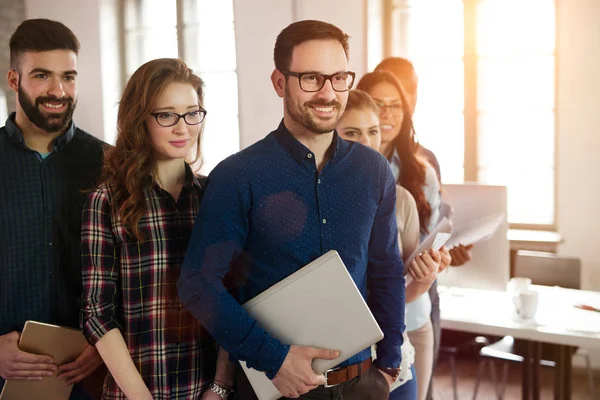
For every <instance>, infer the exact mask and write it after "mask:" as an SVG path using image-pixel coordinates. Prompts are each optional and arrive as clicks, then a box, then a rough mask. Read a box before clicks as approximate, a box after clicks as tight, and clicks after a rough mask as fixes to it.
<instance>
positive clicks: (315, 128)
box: [285, 87, 344, 134]
mask: <svg viewBox="0 0 600 400" xmlns="http://www.w3.org/2000/svg"><path fill="white" fill-rule="evenodd" d="M285 91H286V96H285V108H286V109H287V112H288V114H289V116H290V117H291V118H292V120H293V121H294V122H295V123H297V124H298V125H300V126H302V127H304V128H305V129H306V130H308V131H310V132H314V133H317V134H325V133H329V132H332V131H333V130H334V129H335V127H336V126H337V123H338V120H339V119H340V116H341V115H342V112H343V111H344V110H343V108H342V105H341V104H340V103H339V102H338V101H336V100H331V101H329V102H325V101H322V100H312V101H307V102H306V103H304V104H302V106H301V107H302V108H303V109H298V108H296V107H295V104H294V103H293V102H292V96H291V94H290V92H289V90H288V88H287V87H286V88H285ZM315 106H323V107H333V108H334V110H337V115H334V117H333V118H331V120H328V121H323V120H319V119H318V117H314V116H312V115H311V114H310V113H309V111H308V108H310V107H315Z"/></svg>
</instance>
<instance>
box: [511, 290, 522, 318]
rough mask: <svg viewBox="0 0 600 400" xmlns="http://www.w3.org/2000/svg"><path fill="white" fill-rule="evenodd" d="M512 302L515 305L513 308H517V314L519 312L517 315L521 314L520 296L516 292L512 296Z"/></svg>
mask: <svg viewBox="0 0 600 400" xmlns="http://www.w3.org/2000/svg"><path fill="white" fill-rule="evenodd" d="M513 304H514V305H515V309H516V310H517V314H519V316H521V314H522V312H521V307H522V306H521V298H520V297H519V295H518V294H516V295H514V296H513Z"/></svg>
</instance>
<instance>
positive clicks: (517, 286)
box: [506, 277, 531, 294]
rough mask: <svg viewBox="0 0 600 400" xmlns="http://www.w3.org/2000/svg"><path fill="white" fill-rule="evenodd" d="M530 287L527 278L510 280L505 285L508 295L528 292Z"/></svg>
mask: <svg viewBox="0 0 600 400" xmlns="http://www.w3.org/2000/svg"><path fill="white" fill-rule="evenodd" d="M530 285H531V279H529V278H521V277H515V278H511V280H510V281H508V284H507V285H506V291H507V292H509V293H515V294H516V293H519V292H522V291H523V290H529V286H530Z"/></svg>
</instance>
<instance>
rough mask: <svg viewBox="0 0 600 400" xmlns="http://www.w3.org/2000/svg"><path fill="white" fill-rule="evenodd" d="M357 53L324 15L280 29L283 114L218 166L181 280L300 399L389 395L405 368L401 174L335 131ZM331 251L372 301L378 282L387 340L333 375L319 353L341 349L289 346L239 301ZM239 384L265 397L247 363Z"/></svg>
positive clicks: (245, 356)
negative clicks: (317, 366) (322, 367)
mask: <svg viewBox="0 0 600 400" xmlns="http://www.w3.org/2000/svg"><path fill="white" fill-rule="evenodd" d="M347 55H348V36H347V35H346V34H344V33H343V32H342V31H341V30H340V29H339V28H337V27H335V26H333V25H331V24H328V23H325V22H321V21H300V22H296V23H293V24H291V25H289V26H288V27H287V28H285V29H284V30H283V31H282V32H281V33H280V34H279V36H278V37H277V41H276V43H275V51H274V58H275V70H274V71H273V73H272V74H271V81H272V84H273V87H274V89H275V91H276V92H277V94H278V96H279V97H281V98H282V99H283V103H284V112H283V121H282V122H281V123H280V125H279V127H278V128H277V129H276V130H275V131H273V132H271V133H270V134H269V135H267V137H266V138H264V139H263V140H261V141H259V142H258V143H256V144H254V145H252V146H250V147H249V148H247V149H245V150H243V151H241V152H239V153H238V154H236V155H234V156H231V157H229V158H228V159H227V160H225V161H223V162H222V163H221V164H219V165H218V166H217V167H216V168H215V169H214V170H213V171H212V173H211V174H210V176H209V185H208V189H207V192H206V195H205V197H204V200H203V203H202V206H201V208H200V212H199V214H198V218H197V220H196V224H195V226H194V231H193V233H192V237H191V239H190V244H189V247H188V253H187V256H186V259H185V261H184V265H183V270H182V274H181V278H180V279H179V294H180V296H181V298H182V300H183V302H184V304H185V306H186V307H187V308H188V309H189V310H190V311H191V312H192V313H193V314H194V315H195V316H196V318H198V319H199V320H200V322H201V323H202V324H203V326H204V327H205V328H206V329H207V330H208V331H209V332H210V333H211V334H212V335H213V337H214V338H215V339H216V340H217V342H219V344H220V345H221V346H222V347H223V348H225V350H227V351H228V352H229V353H230V355H231V356H233V357H234V358H235V359H238V360H243V361H246V362H247V364H248V366H250V367H252V368H254V369H257V370H260V371H264V372H265V373H266V375H267V376H268V377H269V378H270V379H271V380H272V382H273V383H274V385H275V386H276V387H277V389H279V391H280V392H281V393H282V394H283V395H284V396H286V397H291V398H296V397H299V396H301V398H303V399H325V398H327V399H331V398H341V397H342V396H343V398H344V399H350V400H352V399H356V400H358V399H387V398H388V395H389V388H390V385H391V383H392V382H393V381H394V380H395V378H396V377H397V375H398V374H399V372H400V362H401V355H400V346H401V344H402V332H403V330H404V323H403V321H404V277H403V265H402V261H401V258H400V254H399V251H398V244H397V235H398V233H397V228H396V221H395V216H394V207H395V201H396V195H395V183H394V178H393V176H392V172H391V170H390V168H389V165H388V163H387V160H386V159H385V158H383V157H382V156H380V155H379V154H378V153H377V152H375V151H373V150H371V149H369V148H367V147H365V146H362V145H359V144H356V143H350V142H346V141H344V140H342V139H341V138H340V137H339V136H338V134H337V133H336V132H335V130H334V129H335V126H336V125H337V122H338V119H339V118H340V116H341V114H342V112H343V111H344V108H345V106H346V101H347V98H348V90H350V89H351V88H352V85H353V83H354V73H353V72H351V71H348V63H347ZM359 207H360V210H361V212H357V209H358V208H359ZM332 249H334V250H337V251H338V253H339V254H340V256H341V257H342V259H343V261H344V263H345V265H346V267H347V268H348V271H349V272H350V275H351V276H352V277H353V279H354V281H355V283H356V285H357V287H358V288H359V290H360V291H361V292H362V294H363V296H365V298H366V297H367V293H366V291H367V288H368V289H369V296H368V300H367V302H368V304H369V306H370V308H371V310H372V312H373V315H374V316H375V319H376V320H377V322H378V323H379V325H380V327H381V329H382V330H383V332H384V335H385V337H384V339H383V340H382V341H381V342H379V343H378V345H377V352H378V353H377V356H378V357H377V360H376V361H375V362H372V361H371V351H370V349H364V350H363V351H361V352H360V353H358V354H356V355H354V356H352V357H350V359H348V360H347V361H345V362H342V363H340V364H339V366H338V368H336V369H334V370H332V371H331V372H328V374H327V379H326V378H325V376H323V375H317V374H315V372H314V371H313V370H312V367H311V362H312V360H313V359H315V358H324V359H335V358H336V357H337V356H338V354H337V352H336V351H334V349H316V348H311V347H304V346H296V345H291V346H290V345H289V344H284V343H281V342H279V341H278V340H277V339H275V338H273V337H272V336H271V335H269V334H268V333H267V332H266V331H264V330H263V329H262V328H261V327H260V326H259V325H258V324H257V323H256V321H255V320H253V319H252V318H251V317H250V316H249V315H248V314H247V313H246V312H245V311H244V309H243V308H242V307H241V306H240V305H239V303H244V302H246V301H247V300H249V299H250V298H252V297H254V296H256V295H257V294H258V293H260V292H262V291H264V290H265V289H267V288H268V287H270V286H272V285H273V284H275V283H276V282H278V281H280V280H282V279H284V278H285V277H287V276H288V275H290V274H292V273H293V272H295V271H297V270H298V269H300V268H302V267H303V266H304V265H306V264H308V263H309V262H311V261H313V260H314V259H316V258H317V257H319V256H320V255H322V254H324V253H326V252H327V251H329V250H332ZM224 282H225V283H224ZM332 290H335V289H334V288H332ZM230 293H231V294H230ZM232 294H233V295H232ZM323 306H324V307H327V305H326V304H324V305H323ZM348 334H352V332H348ZM373 365H374V367H372V366H373ZM375 367H376V368H375ZM324 385H325V386H327V387H325V386H324ZM329 386H331V387H329ZM237 390H238V394H239V397H240V398H241V399H253V398H256V397H255V395H254V392H253V391H252V389H251V387H250V385H249V383H248V381H247V380H246V378H245V375H244V373H242V372H240V373H239V374H238V386H237Z"/></svg>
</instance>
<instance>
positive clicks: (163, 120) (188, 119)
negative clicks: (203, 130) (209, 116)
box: [150, 108, 206, 128]
mask: <svg viewBox="0 0 600 400" xmlns="http://www.w3.org/2000/svg"><path fill="white" fill-rule="evenodd" d="M150 115H152V116H153V117H154V118H155V119H156V122H157V123H158V124H159V125H160V126H162V127H165V128H168V127H169V126H173V125H177V123H178V122H179V120H180V119H181V118H183V120H184V121H185V123H186V124H188V125H198V124H199V123H201V122H202V121H204V117H206V110H205V109H203V108H201V109H199V110H194V111H189V112H186V113H185V114H177V113H174V112H168V111H162V112H157V113H150Z"/></svg>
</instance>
